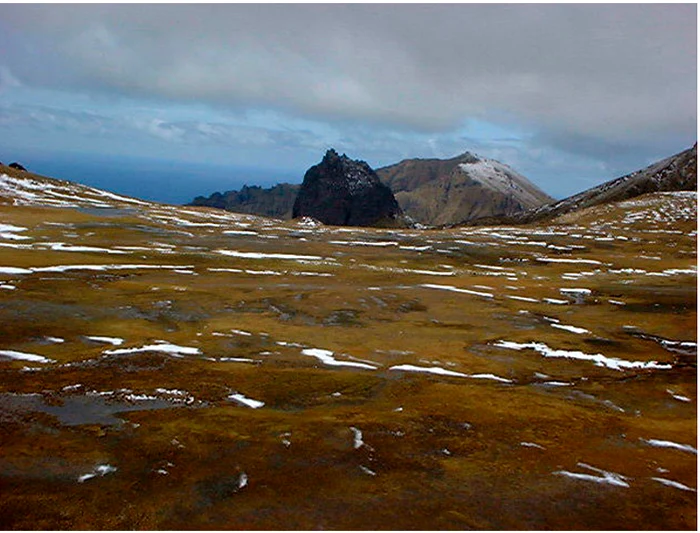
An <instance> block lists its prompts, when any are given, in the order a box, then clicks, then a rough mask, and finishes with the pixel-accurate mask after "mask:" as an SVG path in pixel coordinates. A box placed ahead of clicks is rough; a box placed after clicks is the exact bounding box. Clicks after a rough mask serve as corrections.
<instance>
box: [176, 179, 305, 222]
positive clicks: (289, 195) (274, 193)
mask: <svg viewBox="0 0 700 533" xmlns="http://www.w3.org/2000/svg"><path fill="white" fill-rule="evenodd" d="M298 191H299V185H296V184H294V185H293V184H289V183H279V184H277V185H275V186H274V187H270V188H267V189H263V188H262V187H259V186H257V185H253V186H252V187H249V186H247V185H244V186H243V188H241V190H240V191H226V192H224V193H220V192H215V193H214V194H212V195H211V196H209V197H204V196H198V197H197V198H195V199H194V200H193V201H192V202H191V203H190V204H188V205H199V206H206V207H217V208H219V209H225V210H226V211H233V212H235V213H247V214H251V215H261V216H265V217H272V218H281V219H289V218H291V216H292V206H293V205H294V200H295V199H296V196H297V192H298Z"/></svg>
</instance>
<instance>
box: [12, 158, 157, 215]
mask: <svg viewBox="0 0 700 533" xmlns="http://www.w3.org/2000/svg"><path fill="white" fill-rule="evenodd" d="M0 204H12V205H31V206H41V207H82V208H91V207H93V208H107V207H114V206H115V205H119V206H122V207H129V206H132V207H133V206H146V205H151V204H153V202H146V201H144V200H137V199H136V198H130V197H128V196H122V195H120V194H115V193H112V192H108V191H103V190H100V189H95V188H93V187H88V186H86V185H80V184H78V183H74V182H71V181H66V180H60V179H56V178H48V177H45V176H40V175H38V174H34V173H32V172H27V171H24V170H20V169H18V168H16V167H11V166H5V165H0Z"/></svg>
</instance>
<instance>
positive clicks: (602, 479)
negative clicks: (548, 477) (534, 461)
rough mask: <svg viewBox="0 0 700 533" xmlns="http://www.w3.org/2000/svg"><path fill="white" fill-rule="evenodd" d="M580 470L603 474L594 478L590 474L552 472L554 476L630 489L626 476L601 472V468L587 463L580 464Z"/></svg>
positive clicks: (563, 471)
mask: <svg viewBox="0 0 700 533" xmlns="http://www.w3.org/2000/svg"><path fill="white" fill-rule="evenodd" d="M577 466H579V467H580V468H585V469H588V470H591V471H593V472H597V473H598V474H601V475H600V476H593V475H590V474H579V473H577V472H567V471H566V470H558V471H556V472H552V473H553V474H554V475H560V476H566V477H570V478H573V479H581V480H583V481H593V482H594V483H604V484H608V485H615V486H617V487H625V488H629V484H628V483H627V482H625V479H627V478H626V477H625V476H621V475H620V474H615V473H613V472H607V471H605V470H601V469H600V468H595V467H593V466H590V465H587V464H586V463H578V465H577Z"/></svg>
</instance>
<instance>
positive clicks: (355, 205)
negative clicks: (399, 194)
mask: <svg viewBox="0 0 700 533" xmlns="http://www.w3.org/2000/svg"><path fill="white" fill-rule="evenodd" d="M292 216H293V217H294V218H297V217H302V216H308V217H313V218H315V219H317V220H320V221H321V222H323V223H324V224H332V225H336V226H374V225H397V224H399V223H400V222H399V220H402V212H401V209H400V208H399V205H398V203H397V202H396V199H395V198H394V195H393V193H392V192H391V190H390V189H389V188H388V187H387V186H386V185H384V184H382V183H381V181H380V180H379V177H378V176H377V174H376V173H375V172H374V170H372V168H371V167H370V166H369V165H368V164H367V163H366V162H365V161H359V160H353V159H350V158H349V157H348V156H347V155H345V154H343V155H338V152H336V151H335V150H334V149H332V148H331V149H330V150H328V151H327V152H326V154H325V155H324V156H323V159H322V160H321V162H320V163H319V164H317V165H314V166H313V167H311V168H310V169H309V170H307V171H306V174H305V175H304V182H303V183H302V186H301V189H300V190H299V194H298V195H297V199H296V201H295V203H294V208H293V210H292Z"/></svg>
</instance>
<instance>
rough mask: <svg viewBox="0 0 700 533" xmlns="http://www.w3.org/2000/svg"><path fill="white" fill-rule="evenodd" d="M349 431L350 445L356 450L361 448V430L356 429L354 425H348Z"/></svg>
mask: <svg viewBox="0 0 700 533" xmlns="http://www.w3.org/2000/svg"><path fill="white" fill-rule="evenodd" d="M350 431H352V436H353V439H352V447H353V448H355V449H356V450H357V449H358V448H361V447H362V446H363V445H364V444H365V442H364V441H363V440H362V431H360V430H359V429H357V428H356V427H352V426H351V427H350Z"/></svg>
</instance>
